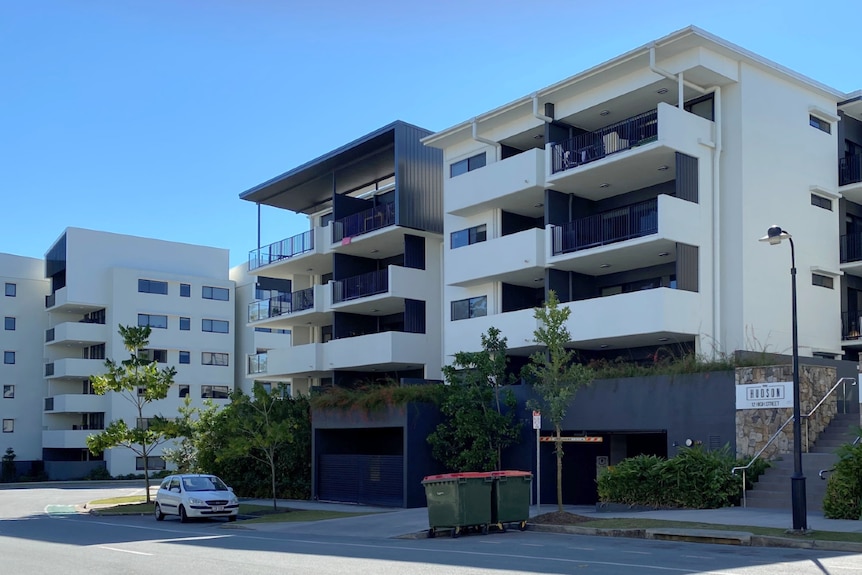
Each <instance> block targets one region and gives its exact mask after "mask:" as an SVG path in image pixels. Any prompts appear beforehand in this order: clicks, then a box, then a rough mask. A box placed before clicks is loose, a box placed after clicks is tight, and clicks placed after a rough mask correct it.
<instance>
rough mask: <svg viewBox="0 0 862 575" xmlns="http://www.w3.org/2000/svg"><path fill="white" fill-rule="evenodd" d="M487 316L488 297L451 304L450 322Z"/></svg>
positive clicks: (473, 298) (472, 298)
mask: <svg viewBox="0 0 862 575" xmlns="http://www.w3.org/2000/svg"><path fill="white" fill-rule="evenodd" d="M486 315H488V296H484V295H483V296H480V297H471V298H469V299H462V300H458V301H453V302H452V321H455V320H459V319H468V318H473V317H483V316H486Z"/></svg>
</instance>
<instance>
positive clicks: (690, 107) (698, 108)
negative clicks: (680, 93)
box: [683, 94, 715, 121]
mask: <svg viewBox="0 0 862 575" xmlns="http://www.w3.org/2000/svg"><path fill="white" fill-rule="evenodd" d="M683 109H684V110H685V111H686V112H688V113H690V114H694V115H695V116H700V117H701V118H705V119H707V120H710V121H712V120H714V119H715V118H714V117H713V116H715V102H714V100H713V95H712V94H707V95H706V96H701V97H700V98H695V99H694V100H689V101H688V102H686V103H685V104H684V106H683Z"/></svg>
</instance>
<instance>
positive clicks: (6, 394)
mask: <svg viewBox="0 0 862 575" xmlns="http://www.w3.org/2000/svg"><path fill="white" fill-rule="evenodd" d="M3 399H15V384H14V383H4V384H3Z"/></svg>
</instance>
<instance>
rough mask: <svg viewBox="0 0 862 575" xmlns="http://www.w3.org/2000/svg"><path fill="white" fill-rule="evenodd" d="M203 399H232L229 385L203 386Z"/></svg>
mask: <svg viewBox="0 0 862 575" xmlns="http://www.w3.org/2000/svg"><path fill="white" fill-rule="evenodd" d="M201 399H230V386H229V385H209V384H207V385H202V386H201Z"/></svg>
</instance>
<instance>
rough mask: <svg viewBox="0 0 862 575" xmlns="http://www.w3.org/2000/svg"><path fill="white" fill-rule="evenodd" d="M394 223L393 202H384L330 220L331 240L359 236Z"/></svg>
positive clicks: (335, 240)
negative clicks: (332, 220) (344, 216)
mask: <svg viewBox="0 0 862 575" xmlns="http://www.w3.org/2000/svg"><path fill="white" fill-rule="evenodd" d="M394 224H395V204H393V203H386V204H382V205H379V206H374V207H373V208H368V209H367V210H362V211H361V212H358V213H355V214H353V215H350V216H347V217H346V218H341V219H340V220H336V221H334V222H332V241H333V242H340V241H341V240H343V239H344V238H350V237H353V236H361V235H362V234H367V233H368V232H373V231H374V230H379V229H380V228H385V227H387V226H391V225H394Z"/></svg>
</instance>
